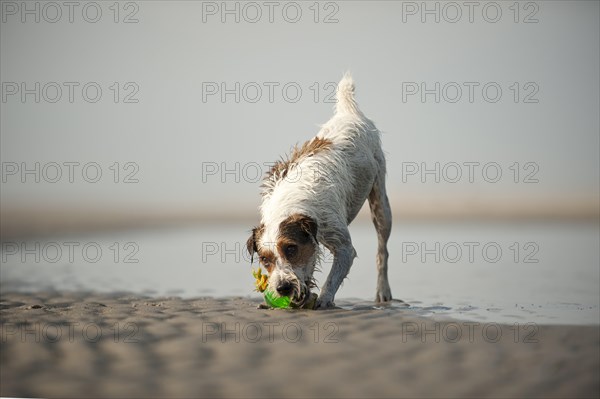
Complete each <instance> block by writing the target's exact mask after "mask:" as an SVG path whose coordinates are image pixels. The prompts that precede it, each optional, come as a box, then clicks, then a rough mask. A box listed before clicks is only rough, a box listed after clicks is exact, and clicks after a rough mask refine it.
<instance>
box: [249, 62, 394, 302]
mask: <svg viewBox="0 0 600 399" xmlns="http://www.w3.org/2000/svg"><path fill="white" fill-rule="evenodd" d="M336 98H337V104H336V106H335V115H334V116H333V117H332V118H331V119H330V120H329V121H328V122H327V123H326V124H325V125H323V126H322V128H321V130H320V131H319V133H318V134H317V135H316V137H314V138H313V139H311V140H310V141H307V142H306V143H304V144H303V145H302V146H301V147H299V148H298V147H295V148H294V149H293V151H292V154H291V155H290V156H289V158H288V159H287V160H283V161H279V162H277V163H276V164H275V165H274V166H273V167H272V168H271V170H270V172H269V173H268V174H267V176H266V177H265V182H264V184H263V186H262V188H263V191H262V197H263V199H262V205H261V206H260V211H261V216H262V218H261V224H260V225H259V226H258V227H256V228H254V229H253V230H252V235H251V236H250V238H249V239H248V242H247V248H248V252H249V253H250V255H251V256H252V258H253V256H254V253H257V254H258V257H259V261H260V263H261V264H262V265H263V266H264V267H265V268H266V269H267V271H268V273H269V281H268V289H269V290H271V291H273V292H274V293H276V295H280V296H290V297H291V299H292V304H293V305H294V306H297V307H303V306H304V305H306V304H307V302H308V300H309V298H310V289H311V288H313V287H315V286H316V284H315V281H314V279H313V273H314V270H315V266H316V264H317V262H318V261H319V259H320V255H321V253H320V248H319V244H323V245H324V246H325V247H326V248H327V249H328V250H329V251H331V253H332V254H333V257H334V260H333V265H332V267H331V272H330V273H329V276H328V277H327V280H326V281H325V284H324V285H323V287H322V288H321V291H320V295H319V297H318V299H317V301H316V304H315V308H316V309H319V308H331V307H334V306H335V304H334V302H333V301H334V297H335V294H336V292H337V290H338V288H339V287H340V284H341V283H342V281H343V280H344V278H346V276H347V275H348V272H349V270H350V267H351V266H352V262H353V260H354V257H355V256H356V251H355V250H354V247H353V246H352V239H351V238H350V233H349V231H348V225H349V224H350V222H352V220H353V219H354V218H355V217H356V214H357V213H358V211H359V210H360V208H361V207H362V205H363V203H364V202H365V200H366V199H368V200H369V206H370V208H371V215H372V219H373V223H374V224H375V229H376V230H377V238H378V250H377V273H378V276H377V292H376V296H375V300H376V301H377V302H386V301H390V300H391V299H392V293H391V291H390V286H389V283H388V276H387V269H388V251H387V241H388V238H389V236H390V232H391V228H392V214H391V210H390V205H389V202H388V198H387V194H386V189H385V174H386V167H385V157H384V154H383V150H382V149H381V138H380V133H379V130H377V128H376V127H375V125H374V124H373V122H372V121H370V120H369V119H368V118H367V117H365V116H364V115H363V113H362V112H361V111H360V110H359V109H358V106H357V104H356V101H355V100H354V83H353V81H352V78H351V76H350V75H349V74H346V75H344V77H343V78H342V80H341V81H340V83H339V84H338V87H337V93H336Z"/></svg>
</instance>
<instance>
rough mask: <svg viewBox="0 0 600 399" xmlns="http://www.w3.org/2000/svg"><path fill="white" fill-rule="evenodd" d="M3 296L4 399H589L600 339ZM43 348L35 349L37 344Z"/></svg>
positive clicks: (91, 298) (585, 332)
mask: <svg viewBox="0 0 600 399" xmlns="http://www.w3.org/2000/svg"><path fill="white" fill-rule="evenodd" d="M257 304H258V302H255V301H252V300H247V299H213V298H197V299H190V300H182V299H179V298H150V297H139V296H130V295H125V294H122V295H119V294H112V295H107V294H102V295H93V294H3V295H2V297H1V308H2V310H1V316H2V318H1V327H2V328H1V339H2V350H1V352H0V353H1V355H0V356H1V357H0V359H1V366H2V367H1V374H0V376H1V381H2V384H1V387H2V388H1V390H0V395H2V396H20V397H23V396H36V397H100V396H101V397H140V396H153V397H184V396H185V397H192V396H194V397H196V396H197V397H228V398H230V397H261V398H275V397H344V398H349V397H361V398H362V397H455V396H477V397H572V398H574V397H598V395H599V373H598V372H599V362H600V360H599V359H600V351H599V327H598V326H587V327H586V326H543V325H535V324H528V325H526V324H522V325H499V324H492V323H487V324H485V323H479V324H477V323H472V324H468V322H462V321H449V320H446V321H442V320H436V319H433V318H419V316H417V315H415V314H414V313H411V312H410V311H409V310H405V309H402V307H400V306H395V307H388V308H378V309H376V308H373V307H369V306H364V307H355V308H354V309H352V310H347V309H335V310H331V311H321V312H315V311H303V310H293V311H291V310H259V309H257V308H256V307H257ZM36 341H39V342H36Z"/></svg>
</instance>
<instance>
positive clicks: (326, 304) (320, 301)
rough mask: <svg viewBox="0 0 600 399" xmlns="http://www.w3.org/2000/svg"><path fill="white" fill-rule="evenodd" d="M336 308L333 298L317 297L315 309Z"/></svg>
mask: <svg viewBox="0 0 600 399" xmlns="http://www.w3.org/2000/svg"><path fill="white" fill-rule="evenodd" d="M333 308H335V303H333V300H331V299H325V298H317V301H316V302H315V308H314V309H315V310H324V309H333Z"/></svg>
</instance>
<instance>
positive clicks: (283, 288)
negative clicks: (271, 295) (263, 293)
mask: <svg viewBox="0 0 600 399" xmlns="http://www.w3.org/2000/svg"><path fill="white" fill-rule="evenodd" d="M293 289H294V286H293V285H292V283H290V282H289V281H283V282H281V283H279V284H278V285H277V293H278V294H279V295H283V296H288V295H289V294H291V293H292V290H293Z"/></svg>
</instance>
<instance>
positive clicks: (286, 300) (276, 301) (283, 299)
mask: <svg viewBox="0 0 600 399" xmlns="http://www.w3.org/2000/svg"><path fill="white" fill-rule="evenodd" d="M265 302H266V303H267V305H269V306H270V307H272V308H281V309H286V308H289V307H290V303H291V302H292V300H291V298H290V297H289V296H280V297H276V296H275V293H274V292H273V291H265Z"/></svg>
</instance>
